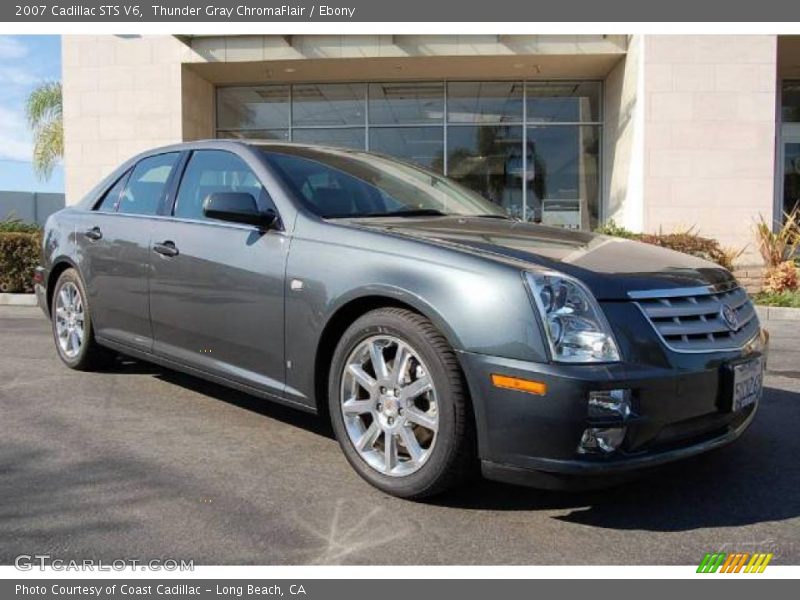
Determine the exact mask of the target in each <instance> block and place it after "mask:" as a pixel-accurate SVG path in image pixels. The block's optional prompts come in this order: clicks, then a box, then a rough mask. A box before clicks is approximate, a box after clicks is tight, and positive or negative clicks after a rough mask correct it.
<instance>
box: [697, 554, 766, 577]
mask: <svg viewBox="0 0 800 600" xmlns="http://www.w3.org/2000/svg"><path fill="white" fill-rule="evenodd" d="M772 556H773V555H772V554H771V553H769V554H767V553H764V552H754V553H753V554H750V553H749V552H733V553H731V554H726V553H725V552H715V553H713V554H711V553H709V554H706V555H705V556H704V557H703V560H702V561H701V562H700V566H698V567H697V572H698V573H717V572H719V573H763V572H764V569H766V568H767V565H768V564H769V561H771V560H772Z"/></svg>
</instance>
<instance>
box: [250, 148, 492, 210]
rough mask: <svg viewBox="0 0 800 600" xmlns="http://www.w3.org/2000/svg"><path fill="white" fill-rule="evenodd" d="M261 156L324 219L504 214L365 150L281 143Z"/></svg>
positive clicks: (420, 171) (438, 178)
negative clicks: (357, 150)
mask: <svg viewBox="0 0 800 600" xmlns="http://www.w3.org/2000/svg"><path fill="white" fill-rule="evenodd" d="M264 155H265V156H266V158H267V161H268V162H269V163H270V164H271V165H272V167H273V168H274V169H275V170H276V171H278V173H279V174H280V175H281V176H282V177H283V178H284V180H285V181H286V182H287V184H288V185H289V186H290V187H291V188H292V189H293V191H294V193H295V195H296V196H297V197H298V198H300V199H301V200H302V201H303V202H304V203H305V204H306V206H308V208H309V209H311V210H312V211H313V212H314V213H315V214H317V215H319V216H320V217H323V218H326V219H340V218H369V217H418V216H445V215H458V216H482V217H494V218H507V216H506V214H505V212H504V211H503V210H502V209H501V208H500V207H499V206H497V205H496V204H493V203H491V202H490V201H488V200H486V199H485V198H483V197H481V196H479V195H478V194H476V193H475V192H472V191H470V190H468V189H466V188H464V187H462V186H460V185H458V184H457V183H455V182H453V181H451V180H449V179H447V178H445V177H441V176H439V175H436V174H434V173H431V172H429V171H425V170H423V169H420V168H418V167H415V166H412V165H410V164H406V163H403V162H400V161H397V160H393V159H390V158H385V157H382V156H379V155H375V154H368V153H365V152H355V151H348V150H334V149H325V150H318V149H314V148H307V147H302V146H296V147H295V146H292V147H289V146H286V147H280V148H279V149H274V148H269V149H267V148H265V149H264Z"/></svg>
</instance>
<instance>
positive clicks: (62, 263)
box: [45, 256, 80, 314]
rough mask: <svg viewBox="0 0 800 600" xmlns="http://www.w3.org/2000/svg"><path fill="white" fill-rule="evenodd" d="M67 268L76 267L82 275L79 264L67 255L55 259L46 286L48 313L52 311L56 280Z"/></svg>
mask: <svg viewBox="0 0 800 600" xmlns="http://www.w3.org/2000/svg"><path fill="white" fill-rule="evenodd" d="M67 269H75V270H76V271H77V272H78V275H79V276H80V270H79V269H78V267H77V265H76V264H75V263H74V262H72V260H70V259H69V258H67V257H66V256H62V257H60V258H58V259H56V260H55V261H53V265H52V266H51V267H50V273H49V274H48V275H47V287H46V288H45V292H46V300H47V313H48V314H50V313H51V312H52V311H51V307H52V303H53V291H54V290H55V287H56V282H57V281H58V278H59V277H61V274H62V273H63V272H64V271H66V270H67Z"/></svg>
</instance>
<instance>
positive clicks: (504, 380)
mask: <svg viewBox="0 0 800 600" xmlns="http://www.w3.org/2000/svg"><path fill="white" fill-rule="evenodd" d="M492 384H493V385H494V386H495V387H499V388H505V389H507V390H517V391H519V392H528V393H529V394H536V395H537V396H544V395H545V394H546V393H547V384H546V383H542V382H541V381H531V380H530V379H520V378H519V377H509V376H508V375H498V374H497V373H492Z"/></svg>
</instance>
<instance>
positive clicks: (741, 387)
mask: <svg viewBox="0 0 800 600" xmlns="http://www.w3.org/2000/svg"><path fill="white" fill-rule="evenodd" d="M762 383H763V373H762V364H761V357H759V358H755V359H753V360H749V361H747V362H744V363H740V364H738V365H734V366H733V402H732V403H731V410H733V412H737V411H740V410H742V409H743V408H745V407H747V406H750V405H751V404H754V403H756V402H758V399H759V398H761V388H762Z"/></svg>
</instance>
